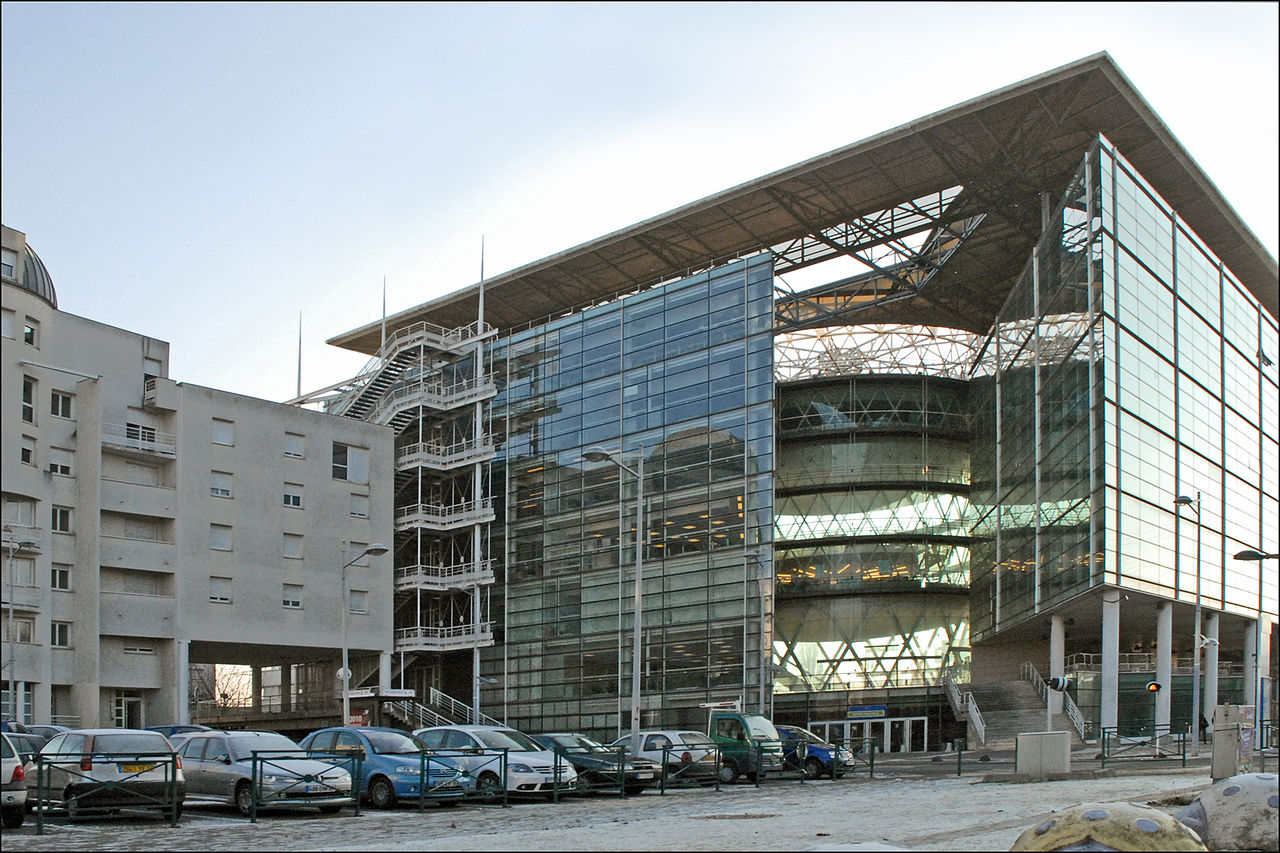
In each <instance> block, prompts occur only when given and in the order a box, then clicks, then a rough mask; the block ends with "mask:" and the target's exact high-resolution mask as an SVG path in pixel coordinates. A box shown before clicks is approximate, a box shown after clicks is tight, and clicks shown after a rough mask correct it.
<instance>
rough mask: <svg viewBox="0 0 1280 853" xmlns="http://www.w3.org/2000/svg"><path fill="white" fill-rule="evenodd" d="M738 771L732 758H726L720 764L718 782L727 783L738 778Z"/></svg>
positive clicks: (736, 764)
mask: <svg viewBox="0 0 1280 853" xmlns="http://www.w3.org/2000/svg"><path fill="white" fill-rule="evenodd" d="M739 773H740V771H739V770H738V763H737V762H736V761H734V760H733V759H732V758H726V759H725V760H724V762H723V763H722V764H721V765H720V784H722V785H728V784H729V783H731V782H732V781H733V780H734V779H737V778H738V775H739Z"/></svg>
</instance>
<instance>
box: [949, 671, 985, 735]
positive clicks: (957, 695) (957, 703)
mask: <svg viewBox="0 0 1280 853" xmlns="http://www.w3.org/2000/svg"><path fill="white" fill-rule="evenodd" d="M942 686H943V688H944V689H945V690H946V693H947V699H948V700H949V701H950V702H951V710H952V711H953V712H955V715H956V716H957V717H958V718H960V719H962V720H966V719H967V720H968V721H969V724H970V725H972V726H973V733H974V734H976V735H977V736H978V743H981V744H985V743H986V742H987V724H986V721H985V720H983V719H982V711H980V710H978V702H977V700H976V699H974V698H973V694H972V693H970V692H968V691H964V692H961V691H960V688H959V686H957V685H956V682H955V679H953V678H952V677H951V674H950V673H947V674H945V675H943V676H942Z"/></svg>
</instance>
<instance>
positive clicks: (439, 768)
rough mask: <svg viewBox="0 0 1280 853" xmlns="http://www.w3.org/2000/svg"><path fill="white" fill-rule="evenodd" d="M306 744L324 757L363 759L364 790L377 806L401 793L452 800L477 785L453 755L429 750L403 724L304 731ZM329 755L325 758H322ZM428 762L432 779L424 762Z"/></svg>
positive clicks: (387, 803)
mask: <svg viewBox="0 0 1280 853" xmlns="http://www.w3.org/2000/svg"><path fill="white" fill-rule="evenodd" d="M300 745H301V747H302V748H303V749H305V750H306V751H307V752H310V753H312V754H313V755H316V756H317V757H320V756H321V755H322V754H328V755H330V756H333V757H336V758H339V759H343V758H347V757H350V756H356V757H358V758H359V759H360V794H361V796H363V797H365V798H366V799H367V800H368V801H369V803H370V804H371V805H372V806H373V807H374V808H379V809H389V808H391V807H392V806H394V805H395V804H396V800H398V799H399V798H401V797H413V798H414V799H417V798H418V797H419V796H422V793H421V792H422V790H423V787H424V785H425V787H426V796H427V797H429V798H431V799H433V800H440V801H443V802H448V801H449V800H451V799H453V798H456V797H461V796H463V795H465V794H467V793H470V791H471V790H473V787H472V785H471V783H470V779H469V777H468V776H467V774H466V772H465V770H464V769H462V768H460V767H459V766H458V764H457V763H455V762H454V761H452V760H451V759H448V758H439V757H437V756H435V755H429V756H428V758H430V761H426V762H424V760H423V757H422V756H423V753H424V751H425V749H426V747H424V746H423V743H422V741H420V740H418V739H417V738H416V737H413V736H411V735H409V734H408V733H407V732H403V731H401V730H400V729H391V728H381V727H377V726H331V727H329V728H326V729H319V730H317V731H314V732H312V733H311V734H309V735H307V736H306V737H304V738H303V739H302V741H301V744H300ZM321 760H323V758H322V759H321ZM424 764H425V765H426V779H425V781H424V779H423V766H424Z"/></svg>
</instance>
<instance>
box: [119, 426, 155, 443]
mask: <svg viewBox="0 0 1280 853" xmlns="http://www.w3.org/2000/svg"><path fill="white" fill-rule="evenodd" d="M124 437H125V438H128V439H132V440H133V441H147V442H152V443H154V442H155V440H156V428H155V427H150V426H144V425H142V424H125V425H124Z"/></svg>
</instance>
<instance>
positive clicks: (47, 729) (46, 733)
mask: <svg viewBox="0 0 1280 853" xmlns="http://www.w3.org/2000/svg"><path fill="white" fill-rule="evenodd" d="M27 731H28V732H30V733H31V734H33V735H41V736H42V737H43V738H44V739H45V740H52V738H53V736H54V735H60V734H62V733H63V732H69V731H71V727H70V726H58V725H54V724H52V723H46V724H44V725H38V726H27Z"/></svg>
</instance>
